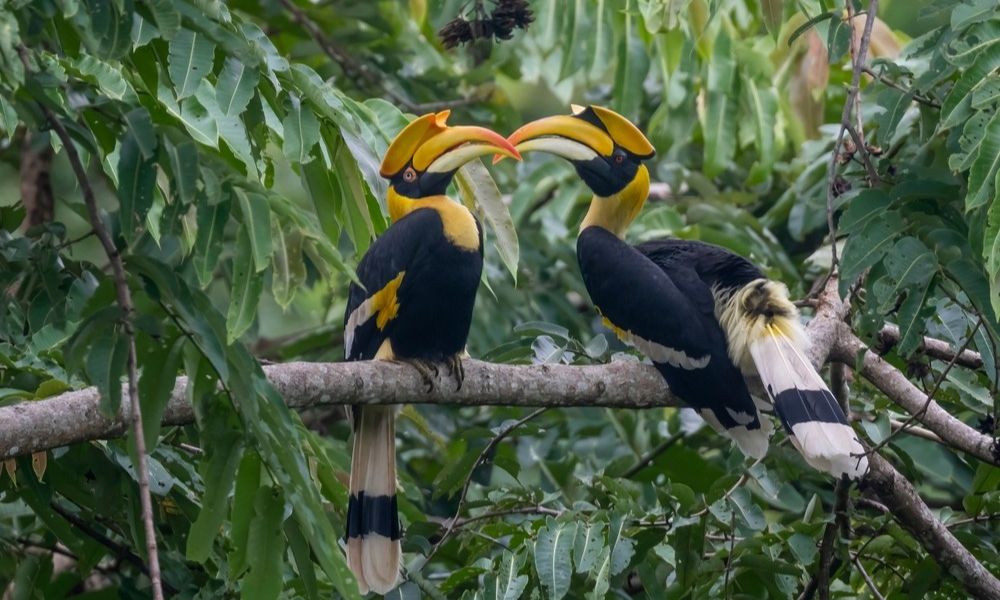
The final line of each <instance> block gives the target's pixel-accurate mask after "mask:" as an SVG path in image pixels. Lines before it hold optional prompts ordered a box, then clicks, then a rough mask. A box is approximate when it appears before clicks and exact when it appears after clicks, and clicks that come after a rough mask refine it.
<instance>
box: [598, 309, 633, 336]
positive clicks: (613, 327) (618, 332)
mask: <svg viewBox="0 0 1000 600" xmlns="http://www.w3.org/2000/svg"><path fill="white" fill-rule="evenodd" d="M601 323H603V324H604V326H605V327H607V328H608V329H610V330H611V331H612V332H614V334H615V335H616V336H617V337H618V339H620V340H621V341H623V342H626V341H628V338H629V337H630V336H629V334H628V332H627V331H625V330H624V329H622V328H621V327H619V326H617V325H615V324H614V323H612V322H611V320H610V319H608V318H607V317H605V316H604V315H601Z"/></svg>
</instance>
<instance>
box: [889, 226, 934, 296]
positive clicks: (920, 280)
mask: <svg viewBox="0 0 1000 600" xmlns="http://www.w3.org/2000/svg"><path fill="white" fill-rule="evenodd" d="M883 262H884V264H885V268H886V271H888V272H889V275H890V276H891V277H892V278H893V279H894V280H895V285H894V287H893V289H892V292H891V293H892V297H893V298H895V297H896V296H897V295H898V294H899V293H900V292H901V291H902V290H903V289H905V288H910V287H923V286H926V285H927V284H928V283H929V282H930V279H931V277H933V276H934V273H935V272H936V270H937V258H936V257H935V256H934V253H932V252H931V251H930V250H929V249H928V248H927V246H925V245H924V244H923V242H921V241H920V240H918V239H916V238H913V237H904V238H903V239H901V240H899V241H898V242H896V245H895V246H893V248H892V251H891V252H889V253H888V254H886V256H885V260H884V261H883Z"/></svg>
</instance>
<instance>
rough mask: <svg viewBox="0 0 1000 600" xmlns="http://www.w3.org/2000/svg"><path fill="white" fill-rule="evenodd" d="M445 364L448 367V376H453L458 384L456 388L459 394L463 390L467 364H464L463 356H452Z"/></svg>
mask: <svg viewBox="0 0 1000 600" xmlns="http://www.w3.org/2000/svg"><path fill="white" fill-rule="evenodd" d="M445 364H446V365H448V374H449V375H451V376H453V377H454V378H455V381H456V383H457V384H458V385H457V386H456V387H455V391H456V392H457V391H459V390H460V389H462V383H463V382H464V381H465V364H464V363H463V362H462V355H461V354H452V355H451V356H449V357H448V360H447V361H446V362H445Z"/></svg>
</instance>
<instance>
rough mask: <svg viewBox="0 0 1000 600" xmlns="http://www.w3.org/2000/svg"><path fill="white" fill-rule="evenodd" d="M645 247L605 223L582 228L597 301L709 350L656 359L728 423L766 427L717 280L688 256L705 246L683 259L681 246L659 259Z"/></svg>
mask: <svg viewBox="0 0 1000 600" xmlns="http://www.w3.org/2000/svg"><path fill="white" fill-rule="evenodd" d="M644 249H645V250H649V249H650V247H649V246H648V245H645V247H644V246H638V247H632V246H630V245H629V244H627V243H626V242H624V241H623V240H621V239H619V238H618V237H617V236H615V235H614V234H613V233H611V232H610V231H608V230H606V229H603V228H601V227H589V228H587V229H584V230H583V231H582V232H580V237H579V239H578V240H577V257H578V259H579V261H580V271H581V273H582V275H583V280H584V283H585V284H586V286H587V291H588V292H589V293H590V297H591V300H593V302H594V304H595V305H596V306H597V308H598V309H599V310H600V311H601V314H602V315H604V317H605V318H607V319H608V320H609V321H611V323H612V324H614V325H615V326H616V327H618V328H620V329H623V330H626V331H628V332H631V333H632V334H634V335H638V336H640V337H642V338H643V339H645V340H649V341H651V342H654V343H657V344H661V345H663V346H666V347H668V348H671V349H674V350H678V351H681V352H684V353H685V354H686V355H687V356H688V357H690V358H692V359H695V360H696V359H699V358H702V357H708V361H707V363H706V364H705V365H704V366H703V367H700V368H691V367H688V368H685V367H684V366H682V365H679V364H673V365H672V364H670V363H668V362H658V361H656V360H654V361H653V363H654V365H655V366H656V368H657V369H658V370H659V371H660V373H661V374H662V375H663V377H664V379H666V380H667V383H668V384H669V385H670V389H671V390H673V391H674V392H675V393H676V394H677V395H678V396H679V397H680V398H682V399H683V400H684V401H685V402H687V403H688V404H689V405H690V406H691V407H693V408H695V409H697V410H710V411H711V412H712V413H713V414H714V415H715V417H716V419H718V421H719V423H721V425H722V426H723V427H724V428H726V429H731V428H734V427H738V426H740V425H742V426H745V427H746V428H747V429H748V430H756V429H760V427H761V423H760V420H759V419H758V416H757V410H756V408H755V406H754V403H753V399H752V398H751V397H750V393H749V391H748V390H747V387H746V383H745V382H744V379H743V376H742V374H741V373H740V371H739V369H738V368H737V367H736V365H734V364H733V362H732V361H731V360H730V358H729V355H728V349H727V345H726V335H725V333H724V332H723V330H722V327H721V326H720V325H719V322H718V320H717V319H716V317H715V313H714V310H715V304H714V301H713V298H712V291H711V287H710V286H708V285H706V284H705V283H704V281H703V280H702V279H701V278H700V277H699V274H698V272H697V271H696V269H695V267H696V265H697V264H698V261H697V260H690V258H695V257H694V256H690V254H696V255H697V254H699V253H688V254H689V260H686V261H684V262H679V261H675V260H673V259H674V258H678V257H679V253H671V252H666V251H665V252H660V253H653V256H656V257H657V258H658V259H660V262H656V261H655V260H654V259H653V258H652V257H651V256H649V255H647V254H646V253H645V252H644V251H643V250H644ZM664 250H666V248H664ZM668 258H669V260H668ZM697 258H705V257H704V255H699V256H697ZM734 413H735V414H736V415H738V417H739V422H738V421H737V419H736V418H734Z"/></svg>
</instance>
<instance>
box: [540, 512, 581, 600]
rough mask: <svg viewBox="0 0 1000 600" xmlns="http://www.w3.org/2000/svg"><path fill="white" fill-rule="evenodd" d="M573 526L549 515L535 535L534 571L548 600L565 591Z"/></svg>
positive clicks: (556, 599) (568, 582) (570, 564)
mask: <svg viewBox="0 0 1000 600" xmlns="http://www.w3.org/2000/svg"><path fill="white" fill-rule="evenodd" d="M574 529H575V528H574V527H572V526H570V525H568V524H566V523H557V522H556V521H555V519H553V518H551V517H549V518H548V519H546V526H545V528H543V529H542V530H540V531H539V532H538V535H537V537H536V538H535V571H536V572H537V573H538V580H539V581H540V582H541V583H542V587H544V588H545V591H546V592H547V593H548V595H547V598H549V600H559V599H560V598H562V597H563V596H565V595H566V593H567V592H568V591H569V584H570V579H571V577H572V574H573V564H572V560H571V558H572V555H573V530H574Z"/></svg>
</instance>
